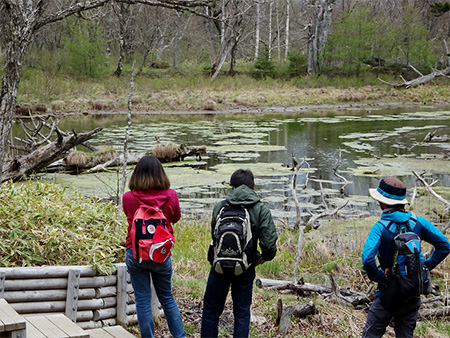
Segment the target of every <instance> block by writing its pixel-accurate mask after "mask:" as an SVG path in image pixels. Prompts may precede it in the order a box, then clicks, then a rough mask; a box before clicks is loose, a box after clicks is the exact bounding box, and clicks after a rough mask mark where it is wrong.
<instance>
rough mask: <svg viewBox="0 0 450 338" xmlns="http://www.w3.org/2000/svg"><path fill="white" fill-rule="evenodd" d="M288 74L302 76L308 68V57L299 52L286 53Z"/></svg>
mask: <svg viewBox="0 0 450 338" xmlns="http://www.w3.org/2000/svg"><path fill="white" fill-rule="evenodd" d="M288 61H289V64H288V76H289V77H294V76H302V75H305V74H306V71H307V69H308V58H307V57H306V56H305V55H304V54H302V53H301V52H297V53H292V52H291V53H289V55H288Z"/></svg>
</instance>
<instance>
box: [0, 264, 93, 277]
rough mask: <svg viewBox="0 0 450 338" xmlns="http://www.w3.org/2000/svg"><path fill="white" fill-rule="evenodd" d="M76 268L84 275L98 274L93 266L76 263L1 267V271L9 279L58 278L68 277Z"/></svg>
mask: <svg viewBox="0 0 450 338" xmlns="http://www.w3.org/2000/svg"><path fill="white" fill-rule="evenodd" d="M74 269H75V270H80V272H81V275H82V276H83V277H92V276H96V275H97V271H96V270H95V269H94V268H93V267H92V266H76V265H73V266H72V265H66V266H41V267H17V268H0V273H4V274H5V275H6V276H7V277H8V279H15V278H17V279H25V278H55V277H56V278H57V277H67V274H68V273H69V271H70V270H74Z"/></svg>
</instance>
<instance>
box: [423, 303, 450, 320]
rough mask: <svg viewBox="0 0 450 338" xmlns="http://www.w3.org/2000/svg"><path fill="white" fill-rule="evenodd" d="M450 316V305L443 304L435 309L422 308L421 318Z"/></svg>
mask: <svg viewBox="0 0 450 338" xmlns="http://www.w3.org/2000/svg"><path fill="white" fill-rule="evenodd" d="M448 316H450V306H443V307H440V308H435V309H420V310H419V318H420V319H434V318H436V317H448Z"/></svg>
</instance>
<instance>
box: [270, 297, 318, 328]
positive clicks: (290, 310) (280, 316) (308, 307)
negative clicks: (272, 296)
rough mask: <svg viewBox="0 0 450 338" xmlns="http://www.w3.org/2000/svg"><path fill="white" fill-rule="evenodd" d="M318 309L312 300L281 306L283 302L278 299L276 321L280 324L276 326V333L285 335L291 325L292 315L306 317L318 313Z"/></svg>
mask: <svg viewBox="0 0 450 338" xmlns="http://www.w3.org/2000/svg"><path fill="white" fill-rule="evenodd" d="M318 312H319V310H318V309H317V308H316V306H315V305H314V303H313V302H309V303H306V304H301V305H295V306H286V307H285V308H283V302H282V300H281V299H278V304H277V323H279V324H280V326H279V327H278V333H279V334H281V336H282V337H284V336H286V334H287V331H288V329H289V326H290V325H291V318H292V316H296V317H299V318H302V317H306V316H309V315H313V314H316V313H318Z"/></svg>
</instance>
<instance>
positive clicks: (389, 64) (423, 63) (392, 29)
mask: <svg viewBox="0 0 450 338" xmlns="http://www.w3.org/2000/svg"><path fill="white" fill-rule="evenodd" d="M418 16H419V14H418V13H417V11H416V10H415V9H413V8H411V7H406V8H404V10H403V14H402V16H400V17H399V18H397V20H396V21H393V20H392V19H391V18H389V17H388V16H387V14H386V13H384V14H379V15H377V16H375V15H373V13H372V10H371V8H368V7H367V6H356V7H354V8H352V9H350V10H348V11H347V12H344V13H343V14H342V16H341V18H340V20H339V21H336V22H335V25H334V30H333V32H332V33H331V35H330V38H329V41H328V44H327V46H326V50H325V52H324V55H323V58H324V62H323V64H324V71H326V72H332V73H342V74H344V75H360V74H361V72H362V71H364V70H366V69H372V67H376V69H378V70H383V71H387V70H390V69H392V70H400V69H402V68H405V67H407V66H408V65H409V64H412V65H414V66H416V67H418V68H421V67H422V68H424V69H426V68H428V69H429V67H430V66H431V65H432V64H433V62H434V56H433V53H432V51H431V41H429V37H428V34H429V32H428V30H427V29H426V28H425V27H424V26H423V25H422V24H421V23H420V18H419V17H418Z"/></svg>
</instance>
